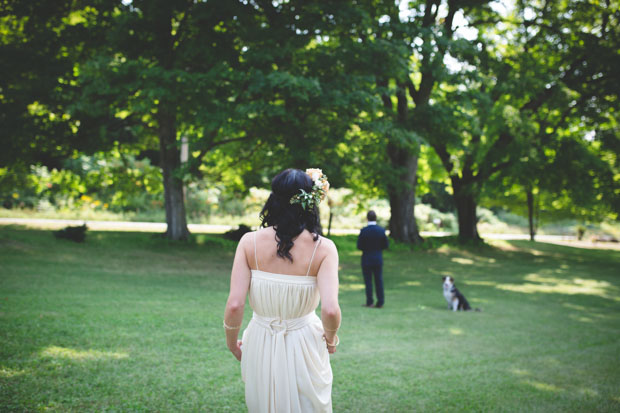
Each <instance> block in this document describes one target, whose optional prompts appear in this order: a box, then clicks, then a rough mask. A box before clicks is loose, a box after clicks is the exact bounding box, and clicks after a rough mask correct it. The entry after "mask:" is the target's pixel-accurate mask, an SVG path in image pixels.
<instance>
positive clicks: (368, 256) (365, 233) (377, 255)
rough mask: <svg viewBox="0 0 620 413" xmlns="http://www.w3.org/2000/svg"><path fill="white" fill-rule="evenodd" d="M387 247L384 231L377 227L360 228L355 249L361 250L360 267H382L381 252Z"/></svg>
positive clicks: (387, 242)
mask: <svg viewBox="0 0 620 413" xmlns="http://www.w3.org/2000/svg"><path fill="white" fill-rule="evenodd" d="M388 246H389V241H388V238H387V236H386V235H385V229H384V228H383V227H380V226H379V225H368V226H367V227H364V228H362V230H361V231H360V235H359V236H358V237H357V249H358V250H362V265H383V252H382V251H383V250H384V249H386V248H387V247H388Z"/></svg>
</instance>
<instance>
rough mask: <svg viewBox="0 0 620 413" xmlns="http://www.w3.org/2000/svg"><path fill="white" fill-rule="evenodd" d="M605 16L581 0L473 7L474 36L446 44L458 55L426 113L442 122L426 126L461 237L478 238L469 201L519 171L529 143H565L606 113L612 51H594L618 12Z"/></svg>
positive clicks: (612, 94) (602, 47)
mask: <svg viewBox="0 0 620 413" xmlns="http://www.w3.org/2000/svg"><path fill="white" fill-rule="evenodd" d="M527 16H533V17H527ZM610 16H611V9H610V6H609V4H601V5H599V6H597V7H592V8H585V7H581V5H580V4H578V3H575V4H573V3H566V2H556V1H551V0H550V1H544V2H540V3H538V2H536V3H527V4H523V3H518V5H517V7H516V9H515V11H514V12H513V13H512V14H509V15H507V16H503V17H502V16H499V15H497V14H496V13H489V12H487V11H484V10H482V12H481V13H479V14H478V15H473V16H471V18H470V20H469V25H470V26H472V27H474V26H478V27H479V30H478V34H477V36H476V38H475V39H474V40H473V41H469V42H462V43H461V44H460V45H459V44H458V43H455V44H454V46H457V47H452V48H451V49H450V53H451V54H452V56H453V57H455V58H456V59H457V60H458V61H460V62H462V65H461V67H460V68H459V69H458V70H456V71H454V73H453V74H452V75H453V76H457V77H458V78H459V80H457V81H453V82H450V83H448V84H446V85H444V86H443V87H442V90H441V93H440V94H439V97H440V98H441V99H440V103H439V104H437V105H434V106H433V107H430V108H429V112H428V113H427V116H428V117H430V118H433V119H434V121H435V122H434V124H433V129H434V130H436V131H440V133H435V134H434V135H431V134H429V135H428V136H430V138H429V141H430V143H431V145H432V146H433V148H434V149H435V151H436V152H437V154H438V156H439V157H440V159H441V160H442V163H443V165H444V168H446V170H447V171H448V173H449V174H450V179H451V181H452V186H453V192H454V197H455V204H456V208H457V213H458V218H459V236H460V238H461V239H463V240H471V239H474V240H475V239H478V238H479V235H478V233H477V229H476V212H475V211H476V204H477V202H478V200H479V198H480V194H481V192H482V190H483V188H484V186H485V185H488V183H489V180H490V179H492V178H493V177H494V176H496V175H497V174H504V175H503V176H508V175H510V174H511V173H515V171H518V170H519V166H518V164H519V163H523V162H525V161H527V159H529V157H528V155H529V154H530V152H531V151H534V152H538V153H539V154H540V153H541V152H540V151H541V150H542V151H543V152H544V151H548V150H553V144H552V142H553V140H554V139H559V142H564V143H563V144H562V145H563V146H562V145H561V146H562V147H564V148H569V147H570V145H569V144H568V143H567V142H565V140H563V139H562V138H563V137H565V136H566V131H570V129H571V128H572V131H571V132H570V133H569V135H572V136H575V135H576V133H575V128H578V129H579V130H580V131H581V132H582V135H581V136H583V133H584V132H585V129H586V128H585V125H586V124H589V127H591V128H596V126H594V125H602V124H604V123H609V121H608V120H605V119H607V118H608V117H609V116H608V115H604V113H610V112H609V110H611V111H614V110H615V109H614V105H617V103H615V102H617V82H615V84H612V83H613V78H614V69H613V67H614V63H612V62H613V61H614V60H617V57H614V58H601V57H600V56H612V55H614V53H613V50H614V48H615V47H616V46H615V45H614V44H616V45H617V38H618V36H617V22H613V21H612V20H613V19H610ZM526 17H527V18H526ZM498 22H501V23H502V24H501V25H497V26H496V24H497V23H498ZM489 23H492V25H491V26H488V24H489ZM496 27H500V29H497V28H496ZM558 27H562V30H558V29H557V28H558ZM451 84H457V85H458V84H461V85H462V86H461V87H460V88H459V87H457V88H454V87H453V86H450V85H451ZM602 85H605V86H604V87H600V86H602ZM594 89H596V92H594ZM593 92H594V93H593ZM583 104H587V106H590V109H587V108H586V107H584V106H583ZM595 113H596V114H597V115H596V116H593V114H595ZM569 119H573V121H572V122H571V121H569ZM585 119H591V121H585ZM566 122H568V123H566ZM601 122H602V123H601ZM568 125H570V126H568ZM563 131H564V132H563ZM573 142H574V140H573ZM537 148H538V149H537ZM572 153H573V154H575V155H576V154H577V153H578V151H577V152H576V151H572ZM533 159H540V156H536V155H534V156H533ZM558 159H560V158H558ZM515 168H516V169H515ZM522 172H523V168H521V172H517V174H520V176H521V177H522V178H523V179H525V181H527V182H526V183H525V187H526V188H529V191H533V190H534V185H533V183H532V182H531V180H532V178H533V177H535V176H537V173H534V174H532V173H527V174H524V173H522ZM544 172H546V173H549V171H548V170H545V171H544ZM554 172H555V174H554V175H555V176H562V174H558V173H557V172H558V170H557V169H556V170H555V171H554ZM576 175H577V174H576ZM564 176H566V175H565V174H564ZM605 181H608V179H605ZM556 184H557V182H556ZM532 195H533V192H530V195H529V198H530V204H531V205H532V206H533V204H534V201H533V198H532Z"/></svg>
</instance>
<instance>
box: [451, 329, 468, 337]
mask: <svg viewBox="0 0 620 413" xmlns="http://www.w3.org/2000/svg"><path fill="white" fill-rule="evenodd" d="M449 331H450V334H452V335H453V336H462V335H463V334H465V332H464V331H463V329H462V328H450V329H449Z"/></svg>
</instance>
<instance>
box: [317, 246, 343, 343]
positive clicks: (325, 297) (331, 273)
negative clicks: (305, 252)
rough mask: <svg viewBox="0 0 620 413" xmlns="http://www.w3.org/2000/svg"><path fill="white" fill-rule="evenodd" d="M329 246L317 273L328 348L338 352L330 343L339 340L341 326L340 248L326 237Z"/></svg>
mask: <svg viewBox="0 0 620 413" xmlns="http://www.w3.org/2000/svg"><path fill="white" fill-rule="evenodd" d="M324 241H326V242H325V245H326V247H327V255H326V256H325V258H324V259H323V262H321V266H320V268H319V272H318V274H317V282H318V286H319V295H320V296H321V320H322V321H323V329H324V330H325V340H327V343H328V346H327V350H329V352H330V353H335V352H336V346H335V345H330V343H331V344H335V343H336V342H337V335H336V333H337V331H338V328H340V320H341V313H340V305H338V250H337V249H336V245H334V243H333V242H332V241H330V240H327V239H324Z"/></svg>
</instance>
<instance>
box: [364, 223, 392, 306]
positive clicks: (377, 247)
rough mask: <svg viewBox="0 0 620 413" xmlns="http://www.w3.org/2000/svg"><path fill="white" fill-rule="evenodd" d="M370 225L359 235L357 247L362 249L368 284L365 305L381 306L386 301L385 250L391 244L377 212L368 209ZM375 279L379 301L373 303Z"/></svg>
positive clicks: (365, 278) (365, 280)
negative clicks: (379, 222)
mask: <svg viewBox="0 0 620 413" xmlns="http://www.w3.org/2000/svg"><path fill="white" fill-rule="evenodd" d="M366 217H367V218H368V225H367V226H366V227H364V228H362V230H361V231H360V235H359V236H358V237H357V249H358V250H362V273H363V274H364V283H365V284H366V304H365V305H364V306H365V307H374V308H381V307H383V304H384V302H385V296H384V294H383V250H384V249H386V248H387V247H388V245H389V241H388V239H387V236H386V235H385V229H384V228H383V227H381V226H379V225H377V214H376V213H375V211H368V214H367V215H366ZM373 276H374V279H375V288H376V290H377V303H376V304H374V305H373V301H374V300H373V294H372V279H373Z"/></svg>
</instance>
